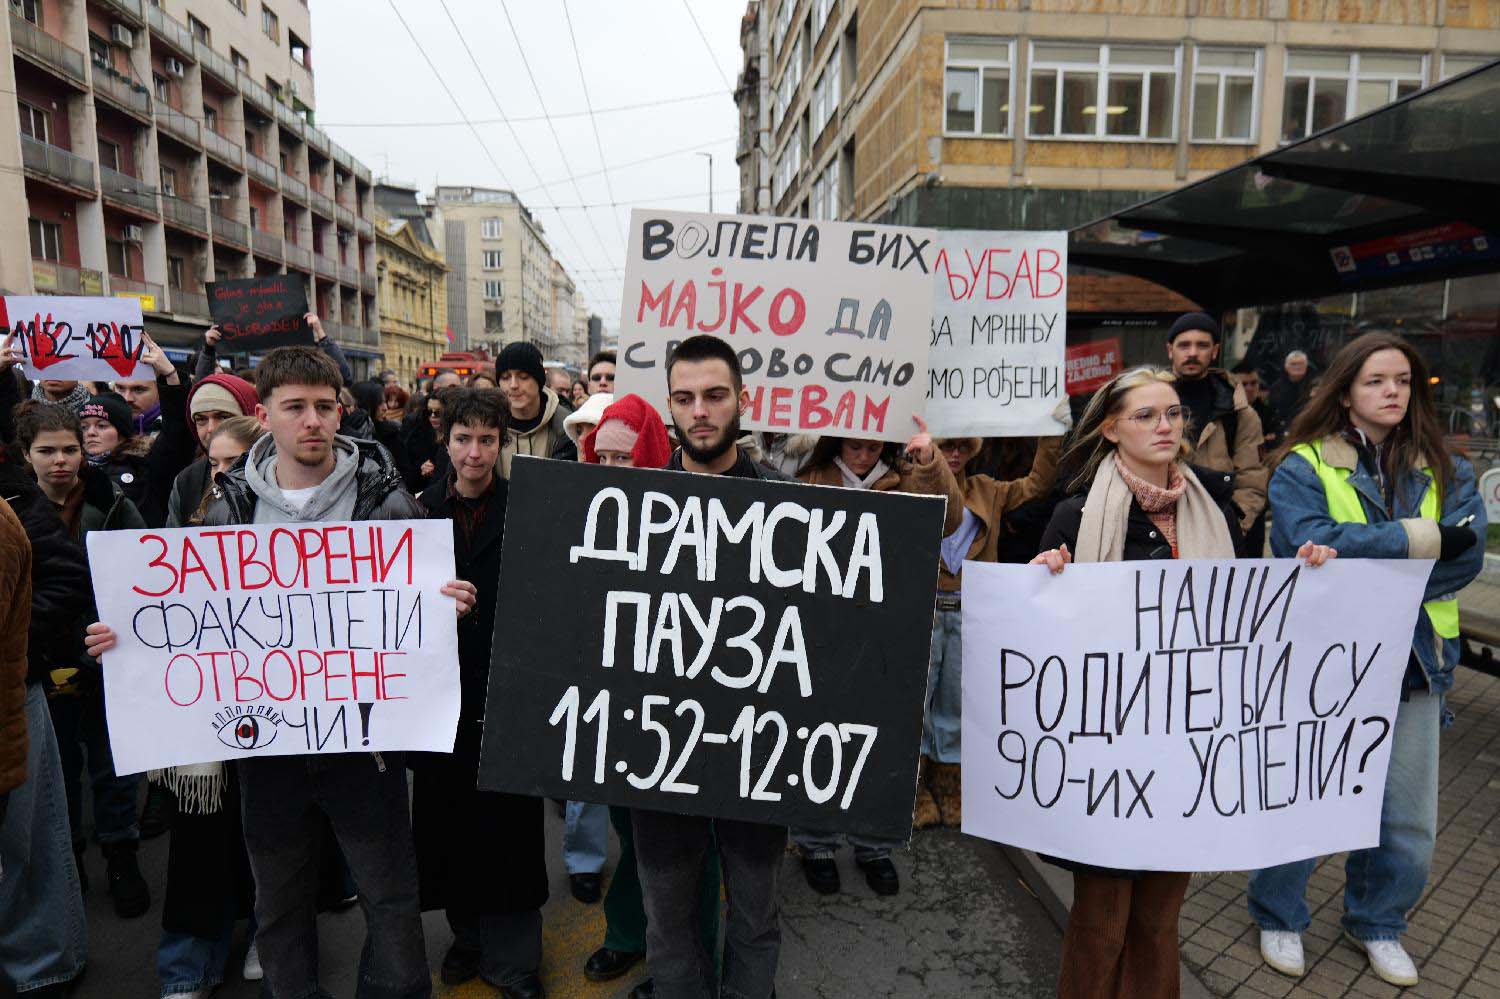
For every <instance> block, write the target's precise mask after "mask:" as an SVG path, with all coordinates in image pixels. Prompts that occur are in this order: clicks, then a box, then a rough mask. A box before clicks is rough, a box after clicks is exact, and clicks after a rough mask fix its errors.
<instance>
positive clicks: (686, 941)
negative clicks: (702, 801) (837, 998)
mask: <svg viewBox="0 0 1500 999" xmlns="http://www.w3.org/2000/svg"><path fill="white" fill-rule="evenodd" d="M667 390H668V392H669V398H670V403H671V410H672V423H673V425H674V426H675V427H676V428H677V440H678V441H679V442H680V444H681V446H680V447H679V448H678V449H677V451H676V452H675V453H674V454H673V455H672V459H671V461H670V462H668V463H667V468H669V469H676V470H678V471H686V472H700V473H705V474H708V475H732V476H738V477H741V478H749V479H777V480H783V481H788V480H787V477H786V476H784V475H782V474H781V473H779V472H776V471H773V470H772V469H770V468H767V467H765V466H764V465H759V464H757V463H756V462H754V461H752V460H751V459H750V456H749V455H747V454H745V453H744V452H743V451H741V450H740V449H739V447H738V446H737V445H736V444H735V441H736V440H738V439H739V436H740V412H741V411H742V410H743V409H744V407H745V406H746V405H747V404H748V403H749V395H748V394H747V393H746V391H745V387H744V382H743V381H742V379H741V377H740V365H739V358H738V357H736V356H735V353H734V350H733V348H731V347H730V346H729V345H728V344H727V343H725V342H724V341H723V340H720V339H719V338H717V337H712V336H706V335H705V336H693V337H689V338H688V339H686V340H684V341H683V342H682V343H680V344H678V345H677V349H676V350H675V351H673V352H672V356H671V357H670V358H669V359H668V360H667ZM634 828H635V851H636V860H637V862H638V864H639V866H640V875H641V888H642V891H643V893H644V895H645V900H646V919H647V923H646V961H647V963H648V964H649V966H650V968H651V975H652V978H653V979H654V981H655V984H656V997H657V999H710V997H717V996H720V995H723V996H725V997H734V999H766V997H768V996H770V995H773V994H774V993H775V990H776V964H777V961H778V959H779V957H780V953H781V925H780V916H779V914H778V911H777V902H776V876H777V872H778V870H779V869H780V867H781V857H782V855H783V854H784V853H785V852H786V840H787V831H786V827H785V826H773V825H762V824H760V823H757V822H742V821H736V820H731V819H708V818H699V817H695V816H687V815H675V814H671V813H668V812H653V811H648V810H645V809H637V810H636V811H635V815H634ZM714 843H717V846H718V850H719V858H720V863H721V864H722V866H723V876H724V887H725V890H726V893H727V895H728V897H729V911H728V914H727V916H726V919H725V933H724V961H723V968H724V975H723V981H722V982H719V983H718V984H716V980H717V979H718V977H719V976H718V974H717V972H716V971H715V962H714V957H713V955H712V954H709V953H706V952H705V951H704V949H703V944H702V942H701V938H700V933H699V927H698V910H697V904H696V899H697V895H698V881H699V876H700V871H701V870H702V867H703V863H704V859H705V857H706V855H707V854H708V851H709V848H710V845H711V844H714Z"/></svg>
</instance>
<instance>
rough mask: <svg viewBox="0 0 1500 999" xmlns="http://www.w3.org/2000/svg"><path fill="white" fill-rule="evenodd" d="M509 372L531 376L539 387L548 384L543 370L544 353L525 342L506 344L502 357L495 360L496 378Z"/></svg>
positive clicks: (518, 341) (501, 352) (534, 345)
mask: <svg viewBox="0 0 1500 999" xmlns="http://www.w3.org/2000/svg"><path fill="white" fill-rule="evenodd" d="M507 371H519V372H521V373H522V374H526V375H530V376H531V377H532V379H533V380H534V381H535V382H536V383H537V385H538V386H542V385H546V384H547V372H546V371H545V370H544V369H543V368H542V352H541V351H540V350H537V349H536V344H532V343H527V342H525V341H524V340H517V341H516V342H515V343H508V344H506V345H505V347H504V348H503V349H502V350H501V351H500V356H499V357H497V358H495V377H496V378H499V377H500V376H501V375H503V374H505V373H506V372H507Z"/></svg>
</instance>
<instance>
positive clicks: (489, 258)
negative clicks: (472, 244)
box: [484, 250, 503, 271]
mask: <svg viewBox="0 0 1500 999" xmlns="http://www.w3.org/2000/svg"><path fill="white" fill-rule="evenodd" d="M502 257H503V255H502V254H501V252H500V251H499V250H485V251H484V267H485V270H491V271H493V270H499V269H500V268H501V267H502V266H503V264H502Z"/></svg>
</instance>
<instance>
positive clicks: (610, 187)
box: [562, 0, 630, 247]
mask: <svg viewBox="0 0 1500 999" xmlns="http://www.w3.org/2000/svg"><path fill="white" fill-rule="evenodd" d="M562 9H563V20H564V21H566V22H567V24H568V41H570V42H572V43H573V62H574V63H575V64H577V66H578V82H579V83H580V84H582V86H583V106H584V107H586V108H588V110H589V125H590V127H592V128H593V130H594V147H595V148H596V149H597V150H598V151H599V166H600V168H601V169H602V170H603V171H604V192H605V193H606V194H608V195H609V200H610V201H614V200H615V188H614V184H612V183H611V182H610V179H609V166H608V165H607V164H605V162H604V140H603V139H601V138H600V137H599V119H598V118H597V117H595V115H594V102H593V100H592V99H590V97H589V81H588V77H586V76H584V73H583V57H582V56H581V55H580V54H579V52H578V36H577V35H575V34H574V33H573V15H572V14H571V13H569V11H568V0H562ZM613 214H614V217H615V224H616V225H618V226H619V227H620V240H621V242H623V243H624V244H625V245H626V247H629V246H630V234H629V233H627V232H626V231H625V226H624V225H623V224H622V223H621V222H620V213H619V212H618V211H616V212H614V213H613Z"/></svg>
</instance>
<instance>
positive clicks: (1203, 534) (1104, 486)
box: [1073, 454, 1235, 562]
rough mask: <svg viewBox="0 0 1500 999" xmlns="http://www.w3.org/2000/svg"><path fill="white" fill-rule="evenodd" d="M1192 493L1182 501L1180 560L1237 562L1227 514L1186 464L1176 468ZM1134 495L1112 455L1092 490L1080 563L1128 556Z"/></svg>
mask: <svg viewBox="0 0 1500 999" xmlns="http://www.w3.org/2000/svg"><path fill="white" fill-rule="evenodd" d="M1177 471H1178V472H1180V473H1181V474H1182V478H1183V480H1184V481H1185V482H1186V483H1187V488H1186V489H1185V490H1183V493H1182V498H1181V499H1179V500H1178V501H1177V555H1178V557H1179V558H1234V555H1235V552H1234V542H1233V540H1232V539H1231V538H1230V536H1229V525H1228V524H1227V523H1225V521H1224V514H1223V512H1222V511H1221V510H1220V509H1219V505H1218V504H1217V503H1215V502H1214V500H1213V497H1212V496H1210V495H1209V494H1208V490H1206V489H1204V488H1203V484H1202V483H1201V482H1199V481H1198V477H1197V476H1196V475H1194V474H1193V470H1192V469H1191V468H1189V467H1188V466H1187V465H1186V464H1185V463H1183V462H1178V463H1177ZM1134 498H1135V494H1134V493H1133V492H1131V491H1130V487H1129V486H1128V485H1126V484H1125V480H1124V479H1123V478H1122V477H1121V476H1120V470H1119V468H1118V466H1117V465H1116V464H1115V456H1114V455H1113V454H1109V455H1106V456H1105V458H1104V460H1103V461H1102V462H1100V463H1099V471H1098V472H1097V473H1095V475H1094V484H1093V485H1091V486H1090V487H1089V495H1088V499H1086V500H1085V501H1084V504H1083V522H1082V523H1081V524H1080V525H1079V527H1078V550H1077V551H1075V552H1074V553H1073V559H1074V561H1077V562H1118V561H1120V560H1121V558H1122V557H1123V556H1124V554H1125V528H1126V524H1127V523H1128V522H1129V520H1130V504H1131V501H1132V500H1133V499H1134Z"/></svg>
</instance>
